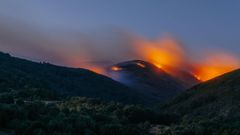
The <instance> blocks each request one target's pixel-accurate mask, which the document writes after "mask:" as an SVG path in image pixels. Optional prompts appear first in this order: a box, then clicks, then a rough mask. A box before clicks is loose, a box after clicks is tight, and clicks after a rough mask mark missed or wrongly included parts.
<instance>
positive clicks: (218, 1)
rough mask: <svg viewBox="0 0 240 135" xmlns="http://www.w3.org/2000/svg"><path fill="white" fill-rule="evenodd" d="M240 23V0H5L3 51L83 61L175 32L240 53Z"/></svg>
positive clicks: (200, 46)
mask: <svg viewBox="0 0 240 135" xmlns="http://www.w3.org/2000/svg"><path fill="white" fill-rule="evenodd" d="M239 25H240V1H239V0H22V1H20V0H1V1H0V50H1V51H5V52H10V53H12V54H14V55H17V56H21V57H26V58H29V59H33V60H46V61H50V62H55V61H56V62H55V63H57V64H64V63H66V62H61V61H64V60H65V61H68V60H66V59H67V58H65V56H63V54H64V55H66V56H67V55H74V54H76V55H74V56H72V57H71V58H78V59H79V60H80V61H84V60H83V59H85V58H80V57H82V55H81V54H83V53H92V52H95V53H99V56H102V55H106V52H110V54H111V55H113V54H114V55H118V53H119V54H123V53H127V55H129V53H128V51H130V50H129V49H126V47H124V49H123V48H121V47H119V46H121V45H122V44H124V43H125V42H127V40H128V39H126V37H128V35H134V36H136V37H142V38H144V39H147V40H156V39H159V38H160V39H161V38H162V37H164V36H171V37H173V38H176V39H177V40H178V41H181V42H182V43H183V44H184V45H185V46H186V48H188V49H190V50H193V51H195V52H196V51H205V50H209V49H213V50H214V49H216V50H225V51H227V52H231V53H234V54H235V55H237V56H240V55H238V54H240V47H239V46H240V37H239V36H240V26H239ZM113 33H114V34H113ZM123 35H124V36H123ZM125 39H126V41H125ZM103 40H104V41H103ZM101 41H103V42H101ZM119 41H120V42H119ZM95 42H97V43H95ZM106 42H107V43H106ZM89 44H91V45H89ZM92 44H94V45H92ZM96 44H97V45H96ZM105 44H112V45H111V47H104V45H105ZM126 44H128V43H126ZM101 45H102V46H101ZM83 46H84V47H83ZM90 46H91V47H90ZM101 47H103V48H105V49H106V48H108V49H107V51H106V52H105V51H98V50H99V48H101ZM83 48H84V49H83ZM93 48H94V49H93ZM113 48H115V49H113ZM116 48H118V49H116ZM86 50H90V51H89V52H88V51H86ZM100 50H101V49H100ZM60 54H61V55H60ZM131 55H132V54H131ZM84 56H85V55H84ZM109 56H110V55H106V56H105V57H109ZM95 57H96V56H95ZM127 57H128V56H127ZM129 57H130V56H129Z"/></svg>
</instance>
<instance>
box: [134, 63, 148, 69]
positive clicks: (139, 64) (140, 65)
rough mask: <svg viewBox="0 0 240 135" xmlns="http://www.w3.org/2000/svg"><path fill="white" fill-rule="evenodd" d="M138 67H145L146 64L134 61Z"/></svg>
mask: <svg viewBox="0 0 240 135" xmlns="http://www.w3.org/2000/svg"><path fill="white" fill-rule="evenodd" d="M136 64H137V65H138V66H139V67H141V68H145V67H146V66H145V65H144V64H142V63H136Z"/></svg>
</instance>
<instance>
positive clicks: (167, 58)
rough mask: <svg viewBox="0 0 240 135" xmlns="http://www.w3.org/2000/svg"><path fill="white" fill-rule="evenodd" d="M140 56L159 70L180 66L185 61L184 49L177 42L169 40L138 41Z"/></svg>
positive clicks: (136, 42) (137, 46)
mask: <svg viewBox="0 0 240 135" xmlns="http://www.w3.org/2000/svg"><path fill="white" fill-rule="evenodd" d="M135 45H136V48H137V49H138V50H137V53H138V55H139V56H140V57H141V58H142V59H144V60H146V61H149V62H151V63H153V64H154V65H156V66H157V67H159V68H163V67H164V66H166V65H167V66H173V67H176V66H180V65H182V63H183V60H184V53H183V49H182V48H181V47H180V45H179V44H178V43H177V41H175V40H173V39H171V38H167V39H164V40H159V41H155V42H152V41H146V40H143V39H140V40H136V41H135Z"/></svg>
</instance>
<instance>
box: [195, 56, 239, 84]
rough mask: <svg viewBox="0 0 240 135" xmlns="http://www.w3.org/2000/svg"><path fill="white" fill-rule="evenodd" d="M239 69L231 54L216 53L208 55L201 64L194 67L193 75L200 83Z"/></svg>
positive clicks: (237, 62)
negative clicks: (199, 79)
mask: <svg viewBox="0 0 240 135" xmlns="http://www.w3.org/2000/svg"><path fill="white" fill-rule="evenodd" d="M239 67H240V63H239V61H238V60H237V58H236V57H234V56H233V55H231V54H227V53H222V52H218V53H213V54H211V55H208V56H207V57H206V59H205V60H204V61H203V62H202V63H199V64H197V65H195V74H196V75H197V76H199V77H200V78H201V80H202V81H207V80H210V79H212V78H214V77H216V76H219V75H222V74H224V73H227V72H230V71H232V70H235V69H237V68H239Z"/></svg>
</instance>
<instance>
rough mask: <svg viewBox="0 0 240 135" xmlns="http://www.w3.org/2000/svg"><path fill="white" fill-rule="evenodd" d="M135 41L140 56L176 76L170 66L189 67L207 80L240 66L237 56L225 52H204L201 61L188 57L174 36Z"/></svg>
mask: <svg viewBox="0 0 240 135" xmlns="http://www.w3.org/2000/svg"><path fill="white" fill-rule="evenodd" d="M134 43H135V46H136V47H135V48H137V53H138V55H139V56H140V58H142V59H143V60H146V61H149V62H151V63H153V64H154V65H155V66H157V67H158V68H161V69H163V70H165V71H166V72H169V73H170V74H171V75H175V76H178V75H177V74H176V73H175V72H172V70H171V69H168V67H174V68H178V69H187V70H188V72H189V73H190V74H192V75H193V76H194V77H195V78H196V79H198V80H201V81H207V80H209V79H212V78H214V77H217V76H219V75H221V74H224V73H226V72H229V71H232V70H234V69H237V68H239V67H240V64H239V61H238V59H237V58H236V57H234V56H233V55H231V54H227V53H224V52H217V53H213V52H211V55H205V54H202V56H206V58H204V59H203V60H201V61H196V60H193V59H188V58H187V57H186V54H187V52H186V50H184V49H183V47H182V46H181V44H179V42H177V41H176V40H174V39H172V38H166V39H163V40H158V41H147V40H144V39H137V40H135V42H134ZM192 61H195V62H192Z"/></svg>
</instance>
